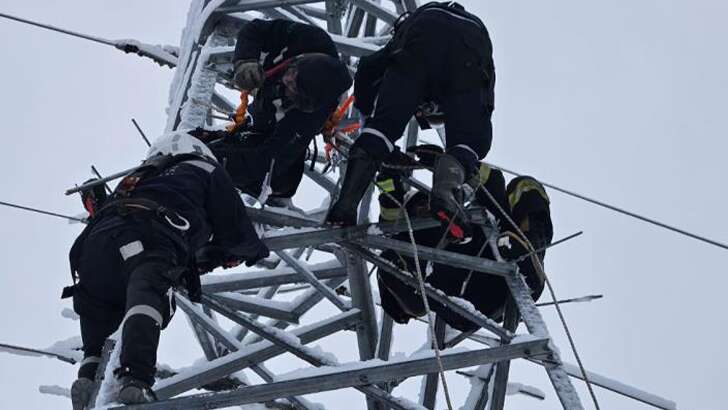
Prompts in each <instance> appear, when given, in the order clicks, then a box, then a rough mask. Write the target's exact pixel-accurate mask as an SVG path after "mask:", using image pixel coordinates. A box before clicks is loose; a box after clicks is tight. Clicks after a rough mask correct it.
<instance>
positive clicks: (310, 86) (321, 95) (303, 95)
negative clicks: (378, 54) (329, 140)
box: [283, 53, 353, 112]
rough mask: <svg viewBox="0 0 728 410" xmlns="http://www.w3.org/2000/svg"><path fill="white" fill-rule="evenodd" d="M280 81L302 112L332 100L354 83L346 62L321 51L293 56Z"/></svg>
mask: <svg viewBox="0 0 728 410" xmlns="http://www.w3.org/2000/svg"><path fill="white" fill-rule="evenodd" d="M283 82H284V83H285V85H286V88H287V92H288V96H289V98H290V99H291V100H292V102H293V105H294V106H295V107H296V108H298V109H299V110H301V111H305V112H313V111H316V110H319V109H321V108H323V107H324V106H326V105H327V104H333V103H335V102H336V101H337V100H338V98H339V97H340V96H341V94H343V93H344V92H345V91H346V90H348V89H349V87H351V85H352V83H353V81H352V79H351V75H350V74H349V69H348V68H347V67H346V64H344V63H343V62H342V61H341V60H339V59H338V58H335V57H332V56H330V55H327V54H320V53H312V54H304V55H302V56H300V57H299V58H298V59H296V61H294V62H293V64H291V67H290V68H289V69H288V71H287V73H286V74H284V80H283Z"/></svg>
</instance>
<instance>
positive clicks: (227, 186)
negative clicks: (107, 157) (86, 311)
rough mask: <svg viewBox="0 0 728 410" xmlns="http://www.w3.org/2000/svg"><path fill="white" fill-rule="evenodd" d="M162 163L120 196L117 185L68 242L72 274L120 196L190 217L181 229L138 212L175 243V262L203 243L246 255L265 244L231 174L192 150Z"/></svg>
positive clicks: (187, 258) (187, 257) (178, 221)
mask: <svg viewBox="0 0 728 410" xmlns="http://www.w3.org/2000/svg"><path fill="white" fill-rule="evenodd" d="M147 163H148V162H147ZM164 164H165V166H163V167H161V169H159V168H157V169H155V170H154V171H149V172H148V173H146V176H144V174H140V175H142V177H141V179H140V180H139V182H137V184H136V185H135V187H134V189H133V190H131V191H130V192H129V193H128V194H126V195H124V196H122V195H120V193H119V192H120V188H119V187H117V189H116V190H115V193H114V194H113V195H112V196H111V197H110V198H109V199H108V201H107V202H106V205H105V206H104V207H103V208H102V209H101V211H99V212H98V213H97V215H96V216H95V217H93V218H92V219H91V221H90V223H89V224H88V226H86V228H85V229H84V231H83V232H82V233H81V235H79V237H78V238H77V239H76V242H75V243H74V244H73V247H72V248H71V252H70V255H69V256H70V262H71V271H72V274H74V275H75V271H76V266H77V262H78V259H79V257H80V252H81V250H82V249H83V242H84V241H85V238H86V237H87V236H88V234H89V233H90V232H91V231H92V230H93V229H94V227H95V226H96V225H97V224H98V223H99V222H100V221H102V220H104V219H106V218H111V217H114V216H116V215H118V214H119V212H118V211H117V209H119V208H118V207H117V206H116V204H118V203H119V202H120V201H122V200H124V199H129V200H132V201H133V200H135V199H139V200H141V201H144V200H146V201H152V202H153V203H156V204H157V205H159V206H161V207H164V208H166V209H167V210H169V211H170V213H171V214H172V215H174V214H176V215H179V216H180V217H181V218H184V220H185V221H187V222H189V228H188V229H187V230H185V231H181V230H179V229H176V228H175V227H173V226H172V224H170V223H169V221H167V220H166V219H165V218H164V217H162V216H159V215H156V214H155V212H151V211H137V213H140V214H147V215H149V217H151V218H155V220H156V222H158V223H153V224H151V225H150V229H161V230H163V231H164V233H165V234H166V235H167V236H169V237H170V238H173V239H174V240H175V242H176V243H178V244H179V245H180V246H179V251H180V252H183V253H184V254H183V255H178V258H177V259H178V260H179V261H188V262H190V261H191V260H192V255H193V254H194V252H195V251H196V250H198V249H199V248H201V247H203V246H205V245H215V246H219V247H222V248H224V249H225V250H226V251H227V252H228V253H230V254H232V255H236V256H250V255H251V254H255V250H258V249H259V248H260V247H261V246H265V245H263V243H262V242H261V241H260V239H259V238H258V235H257V233H256V232H255V229H254V228H253V225H252V223H251V222H250V219H249V218H248V215H247V213H246V211H245V206H244V205H243V203H242V201H241V199H240V196H239V195H238V193H237V191H236V190H235V188H234V187H233V185H232V181H231V180H230V176H229V175H228V174H227V172H225V170H224V169H223V168H222V167H221V166H220V165H218V164H217V163H216V162H214V161H211V160H208V159H205V158H203V157H199V156H196V155H183V156H178V157H174V158H172V160H170V161H169V162H165V163H164ZM123 181H124V180H122V183H123ZM120 184H121V183H120ZM115 203H116V204H115ZM127 209H128V208H127ZM132 212H134V211H132ZM173 219H174V222H175V223H176V224H177V225H184V223H182V220H181V219H179V218H176V217H174V218H173Z"/></svg>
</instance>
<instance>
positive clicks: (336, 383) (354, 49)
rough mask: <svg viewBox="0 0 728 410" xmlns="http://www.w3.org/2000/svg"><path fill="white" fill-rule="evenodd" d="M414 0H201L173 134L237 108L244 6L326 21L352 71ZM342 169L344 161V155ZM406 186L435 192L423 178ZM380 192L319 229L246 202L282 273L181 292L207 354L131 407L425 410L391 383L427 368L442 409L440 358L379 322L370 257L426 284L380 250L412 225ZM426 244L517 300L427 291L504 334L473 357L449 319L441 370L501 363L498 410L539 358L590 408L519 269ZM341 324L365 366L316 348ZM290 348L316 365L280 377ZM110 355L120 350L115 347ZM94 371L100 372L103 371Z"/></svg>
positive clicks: (179, 70) (186, 49) (330, 185)
mask: <svg viewBox="0 0 728 410" xmlns="http://www.w3.org/2000/svg"><path fill="white" fill-rule="evenodd" d="M417 6H418V1H417V0H384V1H377V0H325V1H322V0H320V1H315V0H193V1H192V5H191V8H190V12H189V14H188V21H187V24H186V27H185V28H184V31H183V35H182V41H181V43H180V46H179V49H178V52H177V55H176V56H167V57H166V61H167V63H168V64H169V65H176V68H175V70H176V72H175V76H174V80H173V83H172V86H171V88H170V106H169V108H168V121H167V130H175V129H189V128H195V127H203V126H208V127H209V126H210V125H211V124H212V125H213V126H218V125H221V123H218V122H217V121H218V120H217V119H215V118H212V117H211V112H212V109H215V110H218V111H220V110H221V111H224V112H230V111H231V110H232V109H233V107H234V105H233V104H231V103H230V102H229V101H227V99H226V98H225V97H224V96H223V95H222V94H221V92H220V90H219V89H217V90H216V87H227V88H230V87H231V74H232V73H231V70H232V64H231V63H232V61H231V60H232V54H233V50H234V42H235V34H236V32H237V30H238V29H239V27H240V26H241V25H242V24H244V23H245V22H247V21H250V20H251V19H252V18H253V17H252V16H251V15H250V14H249V13H247V12H249V11H257V12H260V13H263V14H264V15H265V16H267V17H269V18H285V19H290V20H293V21H297V22H302V23H306V24H314V25H317V26H319V27H322V28H324V29H326V30H328V32H329V33H330V34H331V36H332V38H333V40H334V42H335V43H336V44H337V46H338V47H339V50H340V52H341V53H342V58H343V59H344V61H347V62H349V63H350V64H351V65H352V70H354V67H355V63H356V60H357V58H358V57H360V56H362V55H366V54H368V53H371V52H373V51H376V50H377V49H378V48H379V47H380V46H381V45H382V44H384V43H386V41H387V39H388V33H389V30H390V29H391V25H392V24H393V22H394V21H395V19H396V18H397V16H398V15H399V14H400V13H402V12H404V11H408V10H413V9H414V8H416V7H417ZM350 115H351V114H350ZM417 136H418V135H417V125H416V123H415V122H411V123H410V125H409V126H408V129H407V137H406V139H405V140H406V144H407V145H408V146H409V145H413V144H416V142H417ZM315 160H316V159H314V160H313V161H314V162H315ZM319 160H321V159H319ZM341 165H342V168H343V166H344V165H345V161H344V162H343V163H342V164H341ZM306 175H307V176H308V177H309V178H310V179H311V180H312V181H313V182H314V183H316V184H317V185H318V186H320V187H321V189H322V190H323V192H325V193H326V194H327V195H329V196H330V197H332V198H331V199H333V196H335V195H336V193H337V191H338V183H337V181H334V180H332V179H331V178H330V177H329V176H327V175H324V174H323V173H322V172H321V171H319V169H318V168H316V167H313V166H312V167H307V168H306ZM410 185H412V186H413V187H415V188H418V189H422V190H428V189H429V187H427V186H426V185H424V184H422V183H419V182H417V181H415V180H412V181H411V183H410ZM372 192H373V190H372V189H370V190H369V193H368V194H367V196H366V198H365V200H364V201H363V206H362V209H361V212H360V215H361V219H360V221H359V222H360V225H359V226H357V227H352V228H326V227H321V226H320V225H321V223H320V221H321V218H322V215H321V214H320V213H317V214H314V213H311V214H308V213H306V212H303V213H301V212H293V211H292V210H286V211H285V212H281V211H276V210H275V209H273V210H271V208H266V209H256V208H249V214H250V217H251V219H252V220H253V221H254V222H255V223H256V224H258V225H260V226H261V227H262V228H263V229H264V231H265V236H264V241H265V243H266V244H267V245H268V247H269V248H270V249H271V250H272V251H274V253H276V254H277V255H278V258H276V259H275V260H271V261H268V262H266V263H263V264H261V266H275V267H276V268H275V269H272V270H271V269H263V270H259V271H255V272H247V273H237V274H228V275H220V276H208V277H203V286H202V290H203V297H202V304H201V305H197V304H195V303H192V302H190V301H189V300H188V299H187V298H186V296H185V295H184V294H183V293H178V294H177V295H176V298H177V302H178V306H180V308H181V310H182V311H183V312H184V313H185V314H186V315H187V317H188V319H189V322H190V324H191V326H192V328H193V330H194V334H195V336H196V338H197V340H198V343H200V345H201V347H202V349H203V352H204V353H205V357H206V359H207V362H206V363H205V364H203V365H200V366H195V367H193V368H190V369H187V370H182V371H180V372H178V373H176V374H174V375H173V376H171V377H169V378H166V379H163V380H161V381H159V382H158V383H157V384H156V385H155V392H156V394H157V396H158V398H159V401H158V402H155V403H151V404H145V405H140V406H131V407H132V408H139V409H162V408H164V409H169V408H185V409H195V408H199V409H211V408H218V407H226V406H231V405H241V404H245V403H255V402H259V403H266V402H272V401H273V400H278V399H282V400H285V401H287V402H288V403H289V404H290V406H292V408H298V409H306V408H309V405H308V404H307V402H306V401H305V399H302V398H301V397H299V396H300V395H305V394H310V393H316V392H321V391H329V390H335V389H343V388H354V389H356V390H359V391H360V392H362V393H364V395H365V397H366V401H362V404H361V407H363V406H364V403H366V406H367V407H368V408H369V409H370V410H373V409H382V410H383V409H400V410H407V409H415V408H420V409H421V408H423V407H422V406H421V405H420V404H417V403H415V402H413V401H409V400H406V399H403V398H398V397H395V396H393V395H392V386H393V385H395V384H397V383H399V382H401V381H402V380H404V379H406V378H409V377H414V376H420V375H424V377H426V378H427V379H428V383H427V388H426V390H427V398H426V400H425V403H424V404H425V405H426V407H427V408H434V406H435V401H436V396H437V380H438V378H437V376H436V374H437V373H436V372H437V369H438V365H437V361H436V359H435V358H434V356H433V355H429V356H428V355H425V356H418V357H412V358H406V359H397V360H391V359H390V357H389V350H390V346H391V342H392V338H393V332H392V327H393V321H392V319H391V318H389V317H388V316H386V315H384V314H382V315H381V317H382V319H381V321H378V320H377V316H378V312H377V308H376V307H375V305H374V303H373V298H372V291H371V282H370V277H369V275H368V270H369V269H368V268H369V267H370V266H374V267H377V268H379V269H384V270H387V271H389V272H391V273H392V274H393V275H395V276H396V277H399V278H401V279H402V280H403V281H404V282H405V283H408V284H410V285H412V286H416V285H417V284H416V282H415V281H414V279H413V277H412V276H411V275H410V274H409V273H408V272H405V271H402V270H400V269H399V268H398V267H396V266H394V265H392V264H391V263H389V262H388V261H387V260H385V259H383V258H381V257H380V256H379V254H378V253H377V251H376V250H379V249H394V250H395V251H397V252H398V253H400V254H402V255H408V256H411V255H413V254H414V251H415V249H414V247H413V245H412V244H411V243H409V242H401V241H397V240H394V239H391V238H390V237H389V236H391V235H392V234H395V233H398V232H403V231H405V230H407V225H406V224H405V223H404V222H400V223H394V224H392V223H389V224H386V223H382V224H370V223H368V222H369V221H368V214H369V204H370V202H371V200H372ZM471 212H472V217H473V221H474V223H478V224H482V225H484V227H485V229H486V230H492V229H493V228H492V227H490V226H488V225H487V222H486V221H485V220H484V218H483V217H482V212H481V211H480V210H473V211H471ZM436 224H437V223H436V222H434V221H432V220H413V221H412V227H413V229H415V230H417V229H425V228H429V227H432V226H435V225H436ZM306 249H309V250H314V251H315V252H316V254H317V255H318V256H324V255H329V261H328V262H323V263H314V264H309V263H307V262H305V261H304V260H302V259H301V257H302V255H303V254H305V253H306ZM417 251H418V254H419V256H420V258H422V259H425V260H431V261H434V262H438V263H448V264H450V265H452V266H457V267H462V268H467V269H472V270H473V271H475V272H476V273H479V274H492V275H499V276H502V277H504V278H506V280H507V282H508V285H509V287H510V288H511V291H512V292H513V297H514V301H515V303H514V304H512V305H509V306H510V309H512V310H509V312H510V313H509V316H508V318H509V320H507V322H506V324H505V327H504V326H501V325H499V324H497V323H495V322H494V321H493V320H491V319H489V318H487V317H485V316H483V315H482V314H480V313H478V312H475V311H472V310H470V309H468V308H467V307H466V306H464V305H463V304H462V303H460V301H458V300H455V299H452V298H449V297H448V296H446V295H444V294H443V293H441V292H439V291H438V290H437V289H434V288H432V287H430V286H427V288H426V291H427V294H428V296H430V297H432V298H433V299H435V300H437V301H438V302H439V303H441V304H443V305H445V306H448V307H450V308H451V309H453V310H454V311H456V312H457V313H459V314H460V315H461V316H463V317H465V318H467V319H469V320H471V321H473V322H474V323H476V324H478V325H480V326H481V327H482V328H484V329H486V330H488V331H489V332H491V333H492V334H494V335H495V336H497V337H498V338H500V339H499V340H500V341H499V342H498V344H499V346H493V347H488V348H485V349H480V350H471V351H466V352H461V351H458V352H453V351H448V348H449V347H452V346H454V345H455V344H457V343H460V342H461V341H463V340H466V338H467V337H469V336H470V334H464V335H460V336H456V337H455V338H453V339H450V340H447V338H446V333H445V326H444V322H440V323H439V325H438V340H437V341H434V342H436V343H437V344H438V345H439V346H440V347H441V348H443V349H444V351H443V353H442V365H443V366H444V368H445V369H446V370H455V369H461V368H463V367H472V366H474V365H478V364H485V363H498V364H497V370H496V372H495V377H494V379H495V388H494V393H493V403H494V404H493V405H494V407H492V408H493V409H501V408H502V406H503V400H504V397H505V386H506V384H507V379H508V363H509V361H510V360H512V359H516V358H530V359H531V360H532V361H535V362H536V363H538V364H543V365H544V366H545V367H546V370H547V372H548V374H549V376H550V378H551V380H552V382H553V385H554V388H555V392H556V394H557V395H558V397H559V399H560V401H561V403H562V405H563V407H564V408H567V409H580V408H581V404H580V402H579V398H578V396H576V393H575V391H574V388H573V386H572V384H571V381H570V379H569V376H568V375H567V374H566V372H565V370H564V368H563V366H562V364H561V362H560V359H559V357H558V354H557V353H556V352H555V351H554V349H552V348H551V345H550V337H549V334H548V332H547V331H546V328H545V325H544V323H543V320H542V319H541V317H540V315H539V313H538V310H537V308H536V307H535V305H534V303H533V301H532V300H531V298H530V296H528V293H527V291H526V289H525V287H524V286H525V285H524V284H523V282H522V281H521V280H520V278H519V277H518V275H519V274H518V272H517V270H516V268H515V265H512V264H507V263H499V262H494V261H491V260H486V259H482V258H478V257H472V256H467V255H462V254H457V253H453V252H448V251H445V250H441V249H435V248H427V247H424V246H422V247H420V246H418V247H417ZM279 265H280V266H279ZM345 281H347V286H348V289H349V290H350V293H351V303H349V302H348V301H347V300H345V299H344V298H343V297H342V296H341V295H339V294H337V292H336V288H337V287H338V286H339V285H341V284H342V283H343V282H345ZM293 283H303V284H305V285H306V286H304V287H303V288H298V290H296V291H298V292H299V294H298V296H297V297H296V298H295V299H294V300H293V301H290V300H287V301H284V300H280V299H276V298H277V297H279V296H280V294H281V289H283V287H284V285H286V286H287V285H288V284H293ZM255 290H258V291H257V293H255V294H254V295H251V294H250V292H251V291H252V292H256V291H255ZM245 292H247V293H245ZM289 299H290V298H289ZM322 301H326V302H325V303H330V304H333V307H334V309H333V311H334V313H333V314H332V315H331V316H330V317H328V318H325V319H323V320H319V321H317V322H313V323H311V322H310V321H309V322H308V323H307V324H304V325H299V323H303V319H304V315H305V314H306V313H307V312H308V311H310V310H311V309H312V308H313V307H314V306H316V305H317V304H318V303H319V302H322ZM518 312H520V315H521V316H522V317H523V320H524V322H525V323H526V326H527V328H528V330H529V331H530V332H531V333H532V334H533V337H531V338H528V339H525V340H519V339H518V338H517V337H516V336H517V335H515V329H516V323H517V317H518ZM215 315H221V316H223V317H225V318H227V319H228V320H230V321H232V322H234V323H236V324H237V325H238V326H239V327H238V328H233V329H226V328H225V327H224V326H223V325H222V324H221V323H219V322H218V321H217V320H216V318H215ZM289 328H290V330H289ZM343 330H353V331H355V332H356V335H357V341H358V342H357V346H356V347H355V348H356V349H358V357H356V358H355V359H354V360H359V361H360V362H359V363H358V364H347V365H342V364H340V363H339V362H338V361H336V360H333V359H332V358H331V356H329V355H326V354H322V352H321V351H320V350H316V349H311V348H309V347H308V346H307V344H308V343H311V342H314V341H316V340H319V339H321V338H324V337H328V336H332V335H336V334H338V333H339V332H341V331H343ZM494 340H497V339H494ZM109 346H111V345H109ZM353 348H354V347H353ZM286 353H288V354H292V355H293V356H294V359H291V360H300V361H301V363H302V364H305V363H308V364H309V366H313V367H320V369H318V370H315V371H314V370H309V369H304V370H302V371H301V373H300V374H296V375H289V376H281V375H277V374H275V373H273V372H272V371H271V370H269V368H268V367H266V366H265V362H266V361H268V360H270V359H273V358H276V357H278V356H280V355H283V354H286ZM108 356H109V357H112V355H111V352H109V353H108ZM375 358H376V360H373V359H375ZM313 367H311V368H310V369H313ZM243 369H250V370H252V371H254V372H255V373H257V374H258V375H259V376H260V377H261V378H262V379H263V380H264V383H263V384H258V385H251V386H244V387H241V388H239V389H237V390H233V391H226V392H213V393H204V394H196V395H191V396H184V397H179V398H176V397H175V396H178V395H180V394H182V393H186V392H189V391H190V390H193V389H196V388H199V387H201V386H204V385H208V384H209V383H212V382H215V381H216V380H220V379H221V378H225V377H228V376H230V375H231V374H233V373H235V372H238V371H240V370H243ZM99 371H100V372H101V373H100V374H103V371H104V369H103V368H102V369H100V370H99ZM104 383H107V380H103V381H102V386H100V388H101V390H103V389H104V387H105V386H104V385H103V384H104ZM486 388H487V387H486ZM485 401H487V394H486V398H485V399H483V400H479V403H481V404H479V408H483V407H484V406H485Z"/></svg>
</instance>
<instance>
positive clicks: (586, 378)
mask: <svg viewBox="0 0 728 410" xmlns="http://www.w3.org/2000/svg"><path fill="white" fill-rule="evenodd" d="M477 188H478V189H482V190H483V192H484V193H485V194H486V196H488V199H489V200H490V201H491V202H492V203H493V204H494V205H495V206H496V207H497V208H498V210H499V211H500V212H501V213H502V214H503V216H504V217H505V219H506V220H507V221H508V223H509V224H511V225H512V226H513V228H514V229H515V230H516V232H517V233H518V234H519V235H521V236H522V240H523V242H524V243H525V244H526V247H527V249H528V250H529V252H531V253H534V254H535V253H536V250H535V249H534V247H533V244H532V243H531V241H529V240H528V238H527V237H526V235H525V234H524V233H523V231H522V230H521V228H519V227H518V224H516V223H515V222H514V221H513V219H512V218H511V217H510V215H508V214H507V213H506V212H505V211H504V210H503V208H502V207H501V206H500V204H498V201H496V200H495V198H494V197H493V195H491V193H490V192H489V191H488V190H487V189H486V188H485V187H484V186H483V184H482V183H480V184H478V187H477ZM494 251H496V252H497V247H496V249H494ZM496 254H497V253H496ZM498 257H499V258H500V255H498ZM501 259H502V258H501ZM532 260H533V261H534V262H535V265H536V268H537V269H538V270H539V272H540V273H541V275H543V278H544V282H545V283H546V287H547V288H548V290H549V294H550V296H551V299H552V303H553V305H554V307H555V308H556V312H557V313H558V315H559V320H560V321H561V324H562V326H563V327H564V331H565V332H566V337H567V338H568V339H569V345H570V346H571V351H572V352H573V353H574V357H575V358H576V362H577V363H578V365H579V370H580V371H581V374H582V376H583V377H584V382H585V383H586V386H587V388H588V389H589V395H590V396H591V398H592V401H593V402H594V407H595V408H596V409H597V410H599V409H600V407H599V401H598V400H597V396H596V394H595V393H594V388H593V387H592V384H591V381H590V380H589V376H588V375H587V372H586V369H585V368H584V364H583V363H582V361H581V357H580V356H579V352H578V351H577V349H576V343H575V342H574V338H573V336H572V335H571V330H570V329H569V326H568V324H567V323H566V318H565V317H564V313H563V312H562V311H561V306H560V305H559V300H558V299H557V298H556V292H554V288H553V286H552V285H551V281H550V280H549V278H548V276H547V275H546V271H545V270H544V267H543V264H542V263H541V260H540V259H539V258H537V257H532Z"/></svg>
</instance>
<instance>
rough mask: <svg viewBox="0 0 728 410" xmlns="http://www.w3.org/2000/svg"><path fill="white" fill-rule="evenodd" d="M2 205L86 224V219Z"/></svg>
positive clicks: (3, 203)
mask: <svg viewBox="0 0 728 410" xmlns="http://www.w3.org/2000/svg"><path fill="white" fill-rule="evenodd" d="M0 205H5V206H9V207H11V208H18V209H22V210H25V211H30V212H37V213H39V214H43V215H50V216H57V217H59V218H64V219H68V220H69V221H76V222H83V223H85V222H86V220H85V219H82V218H76V217H75V216H68V215H62V214H57V213H55V212H48V211H43V210H40V209H35V208H29V207H27V206H22V205H16V204H11V203H9V202H3V201H0Z"/></svg>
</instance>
